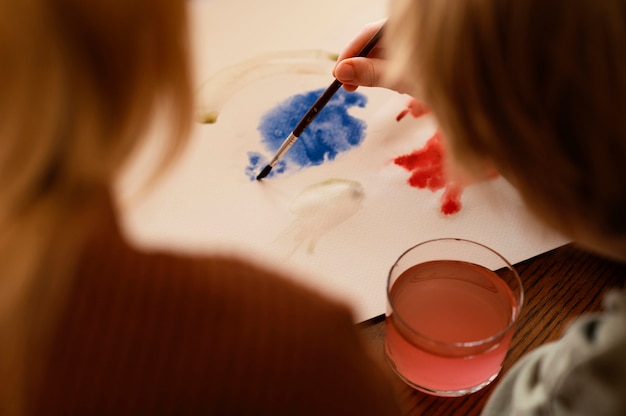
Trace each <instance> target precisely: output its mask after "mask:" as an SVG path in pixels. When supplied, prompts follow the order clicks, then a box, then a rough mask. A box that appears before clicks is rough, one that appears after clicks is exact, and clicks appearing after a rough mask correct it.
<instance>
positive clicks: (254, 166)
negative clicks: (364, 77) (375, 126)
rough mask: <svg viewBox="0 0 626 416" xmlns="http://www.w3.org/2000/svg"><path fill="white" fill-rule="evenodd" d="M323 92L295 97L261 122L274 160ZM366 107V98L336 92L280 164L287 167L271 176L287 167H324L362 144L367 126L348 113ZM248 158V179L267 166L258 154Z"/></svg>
mask: <svg viewBox="0 0 626 416" xmlns="http://www.w3.org/2000/svg"><path fill="white" fill-rule="evenodd" d="M323 92H324V89H320V90H315V91H310V92H307V93H303V94H297V95H294V96H292V97H290V98H288V99H287V100H285V101H283V102H281V103H280V104H278V105H277V106H276V107H275V108H273V109H271V110H270V111H268V112H267V113H265V115H264V116H263V117H262V118H261V121H260V123H259V127H258V130H259V132H260V133H261V136H262V140H261V142H262V144H263V145H264V147H265V149H266V150H267V151H268V152H269V153H271V155H272V156H273V154H274V153H276V151H277V150H278V148H279V147H280V145H281V144H282V143H283V141H284V140H285V139H286V138H287V136H289V134H290V133H291V131H292V130H293V129H294V127H295V126H296V124H298V122H299V121H300V119H301V118H302V117H303V116H304V114H305V113H306V112H307V111H308V110H309V108H310V107H311V106H312V105H313V104H314V103H315V101H316V100H317V99H318V98H319V96H320V95H322V93H323ZM366 104H367V97H366V96H365V95H363V94H360V93H358V92H352V93H348V92H346V91H345V90H343V89H340V90H339V91H337V93H336V94H335V95H334V96H333V97H332V98H331V99H330V101H329V102H328V104H326V106H325V107H324V108H323V109H322V110H321V111H320V113H319V114H318V115H317V117H316V118H315V120H313V122H312V123H311V124H310V125H309V126H308V127H307V128H306V129H305V131H304V132H303V133H302V135H301V136H300V137H299V138H298V141H296V143H295V144H294V145H293V146H292V147H291V149H289V151H288V152H287V153H285V154H284V155H283V157H282V159H281V160H280V161H279V163H281V162H287V164H283V165H282V166H281V167H280V168H279V169H277V168H278V165H277V166H275V167H274V169H272V172H271V173H270V175H276V174H280V173H283V172H285V171H286V169H287V166H294V167H297V168H303V167H308V166H316V165H321V164H322V163H324V162H326V161H331V160H334V159H335V158H336V157H337V156H338V155H339V154H340V153H342V152H346V151H348V150H350V149H352V148H353V147H355V146H358V145H359V144H361V142H362V141H363V139H364V137H365V128H366V127H367V126H366V124H365V122H364V121H362V120H360V119H358V118H355V117H353V116H351V115H350V114H348V110H349V108H350V107H352V106H358V107H365V105H366ZM248 158H249V160H250V165H249V166H248V168H246V174H247V175H248V176H251V175H253V173H254V175H256V173H258V171H260V170H261V169H262V168H263V167H264V166H265V165H266V164H267V161H266V160H265V158H263V156H262V155H260V154H259V153H256V152H250V153H248ZM254 177H256V176H254Z"/></svg>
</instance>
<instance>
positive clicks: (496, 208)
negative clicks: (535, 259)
mask: <svg viewBox="0 0 626 416" xmlns="http://www.w3.org/2000/svg"><path fill="white" fill-rule="evenodd" d="M189 10H190V16H191V21H192V37H193V56H194V77H195V82H196V85H198V86H200V85H201V84H202V82H203V81H204V80H206V79H208V78H210V77H211V76H212V75H214V74H215V73H217V72H218V71H221V70H226V71H228V68H233V67H236V66H237V65H240V64H241V62H245V61H246V60H249V59H252V58H255V57H259V56H263V54H266V53H275V52H279V53H284V52H285V51H303V50H309V49H314V50H318V49H319V50H327V51H330V52H334V53H338V52H340V51H341V49H342V48H343V46H344V45H345V44H346V43H347V42H348V41H349V40H350V39H351V38H352V36H354V35H355V34H356V33H357V32H358V30H359V29H360V28H361V27H362V25H363V24H366V23H368V22H370V21H373V20H378V19H380V18H382V17H384V16H385V14H386V3H385V2H384V1H381V0H367V1H364V0H353V1H349V0H342V1H339V2H338V1H331V0H318V1H316V2H299V1H293V0H265V1H263V2H252V1H247V0H211V1H199V0H196V1H193V2H190V3H189ZM327 67H328V69H327V72H324V71H323V70H322V71H320V70H315V71H313V73H309V74H304V73H302V72H298V71H295V72H289V71H283V72H280V71H278V72H276V73H274V74H273V75H269V76H264V77H259V79H256V80H255V79H254V78H255V77H254V76H252V77H251V79H253V81H250V82H247V83H244V84H245V85H243V86H241V88H239V89H237V90H236V91H235V92H233V93H232V94H231V95H229V97H228V100H226V101H225V103H224V106H223V108H222V109H221V112H220V115H219V118H218V121H217V122H216V123H215V124H196V125H195V127H194V131H193V133H192V137H191V140H190V143H189V147H188V148H187V149H186V150H185V151H184V152H183V154H182V156H181V158H180V159H179V160H178V161H177V163H176V164H175V166H173V167H172V168H171V169H170V170H169V171H168V172H167V173H166V174H165V175H164V176H163V177H162V179H161V181H160V182H159V183H158V184H157V185H156V186H155V187H154V188H153V189H152V190H151V191H150V192H149V193H148V194H147V195H146V196H144V197H142V198H141V199H139V200H134V201H133V203H130V204H128V203H126V204H125V206H126V211H125V227H126V229H127V231H128V233H129V235H130V236H131V238H133V239H134V240H135V241H137V242H138V243H139V244H141V245H147V246H160V247H163V246H164V247H170V248H174V249H177V250H192V251H195V252H205V253H212V252H223V251H232V252H235V253H238V254H240V255H244V256H249V257H250V258H251V259H254V260H255V261H261V262H265V263H267V264H269V265H271V266H273V267H285V270H286V271H287V272H288V273H289V275H290V276H292V277H293V278H294V279H296V280H298V281H300V282H302V283H303V284H306V285H310V286H312V287H314V288H316V289H318V290H320V291H322V292H324V293H327V294H328V295H330V296H333V297H336V298H339V299H342V300H345V301H346V302H348V303H349V304H350V305H352V307H353V309H354V312H355V320H357V321H362V320H365V319H368V318H371V317H374V316H376V315H379V314H381V313H384V311H385V285H386V277H387V273H388V270H389V268H390V267H391V265H392V264H393V262H394V261H395V259H396V258H397V257H398V256H399V255H400V254H401V253H402V252H404V251H405V250H406V249H407V248H409V247H410V246H412V245H414V244H417V243H418V242H421V241H423V240H427V239H431V238H437V237H459V238H467V239H471V240H474V241H478V242H481V243H483V244H486V245H488V246H490V247H492V248H493V249H495V250H496V251H498V252H499V253H500V254H502V255H503V256H504V257H506V258H507V259H508V260H509V261H510V262H512V263H516V262H519V261H522V260H524V259H527V258H529V257H532V256H535V255H537V254H540V253H542V252H545V251H547V250H550V249H552V248H555V247H558V246H560V245H562V244H564V243H565V242H566V240H565V239H563V238H562V237H561V236H559V235H557V234H555V233H553V232H551V231H549V230H547V229H546V228H544V227H543V226H542V225H540V224H539V223H538V222H537V221H536V220H534V219H533V218H532V217H531V216H530V215H529V214H528V212H527V211H526V209H525V208H524V206H523V204H522V203H521V201H520V199H519V197H518V195H517V194H516V192H515V191H514V190H513V189H512V188H511V186H510V185H509V184H508V183H507V182H506V181H504V180H503V179H501V178H499V179H495V180H492V181H489V182H485V183H482V184H477V185H472V186H469V187H468V188H466V189H465V190H464V192H463V194H462V198H461V202H462V204H463V205H462V208H461V210H460V211H459V212H458V213H456V214H453V215H443V214H442V213H441V210H440V196H441V193H442V192H443V190H436V191H431V190H429V189H417V188H415V187H411V186H409V185H408V184H407V180H408V178H409V176H410V172H409V171H407V170H406V169H403V168H402V167H400V166H398V165H397V164H395V163H394V162H393V161H394V159H395V158H396V157H398V156H401V155H405V154H409V153H411V152H412V151H414V150H416V149H419V148H421V147H422V146H423V145H424V144H425V142H426V141H427V140H428V139H429V138H430V137H431V136H432V135H433V133H434V132H435V130H436V126H435V125H434V122H433V120H432V118H431V117H430V116H424V117H420V118H418V119H416V118H413V117H411V116H406V117H404V118H403V119H402V120H400V121H396V116H397V115H398V113H399V112H401V111H402V110H403V109H404V108H405V106H406V104H407V97H406V96H402V95H399V94H396V93H393V92H390V91H386V90H381V89H360V90H359V94H361V95H362V96H363V97H365V99H366V100H367V103H366V105H365V106H364V107H358V106H351V107H350V108H349V109H347V113H348V114H349V116H350V117H352V118H354V119H357V120H361V121H362V122H363V123H364V126H365V127H364V130H363V136H364V138H363V139H362V141H361V142H360V143H358V144H357V145H354V146H353V147H352V148H351V149H349V150H346V151H342V152H340V153H339V154H337V155H336V157H335V159H334V160H327V161H325V162H323V163H321V164H319V165H316V166H305V167H300V166H299V165H293V164H292V165H288V166H287V167H286V168H285V171H284V172H283V173H282V174H278V175H276V176H274V177H269V178H267V179H266V180H264V181H263V182H257V181H254V180H251V179H250V176H249V174H250V172H249V171H248V172H247V173H246V169H247V167H249V165H250V153H249V152H257V153H259V154H263V155H264V156H265V157H267V158H269V157H271V156H272V155H273V152H272V151H270V150H268V149H267V147H264V143H263V141H262V138H261V136H262V134H261V132H260V131H259V130H258V127H259V123H260V121H261V120H262V119H264V117H266V116H267V114H268V111H273V110H275V109H276V107H277V106H278V105H279V103H281V102H283V101H285V100H288V99H291V98H293V97H294V96H297V95H299V94H304V93H310V92H311V91H314V90H320V89H324V88H326V87H327V86H328V85H329V84H330V82H332V80H333V79H332V77H331V75H330V70H331V68H332V63H328V64H327ZM270 72H271V71H270ZM342 127H345V126H330V127H328V126H327V127H326V128H330V129H334V128H336V129H337V130H336V131H337V132H338V133H337V134H338V135H339V133H340V131H341V128H342ZM158 133H159V128H158V127H155V134H154V137H153V138H151V140H150V141H149V142H148V143H147V147H146V149H145V151H144V153H142V154H141V155H140V156H139V157H138V158H137V160H136V161H135V162H133V164H131V167H130V169H129V171H128V173H127V174H126V175H125V177H124V178H123V180H122V182H121V186H120V195H121V198H122V199H123V200H126V199H127V196H128V195H129V194H132V191H133V190H135V189H136V188H137V183H138V181H139V180H140V179H141V178H143V177H144V176H145V172H146V171H145V167H146V166H147V165H149V161H150V160H151V156H152V155H153V154H154V152H153V148H155V147H157V144H158V138H157V137H158ZM332 137H334V136H332ZM328 180H332V182H327V181H328ZM309 187H313V188H309Z"/></svg>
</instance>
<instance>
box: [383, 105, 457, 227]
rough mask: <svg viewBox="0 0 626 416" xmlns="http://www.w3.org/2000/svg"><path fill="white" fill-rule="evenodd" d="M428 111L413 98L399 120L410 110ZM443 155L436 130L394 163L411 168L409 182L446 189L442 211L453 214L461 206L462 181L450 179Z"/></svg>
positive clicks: (413, 113)
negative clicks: (447, 175)
mask: <svg viewBox="0 0 626 416" xmlns="http://www.w3.org/2000/svg"><path fill="white" fill-rule="evenodd" d="M429 112H430V109H429V108H428V107H426V105H425V104H424V103H422V102H420V101H417V100H416V99H411V101H409V103H408V104H407V108H405V109H404V110H403V111H401V112H400V113H399V114H398V115H397V116H396V120H397V121H400V120H402V119H403V118H404V116H406V115H407V114H411V116H413V117H415V118H419V117H421V116H423V115H425V114H428V113H429ZM444 157H445V152H444V148H443V144H442V140H441V134H440V133H439V131H436V132H435V134H433V135H432V137H431V138H430V139H428V141H427V142H426V144H425V145H424V147H422V148H421V149H418V150H415V151H413V152H411V153H410V154H408V155H403V156H398V157H397V158H395V159H394V163H395V164H396V165H398V166H401V167H403V168H404V169H406V170H408V171H409V172H411V176H410V177H409V179H408V180H407V182H408V184H409V185H410V186H412V187H414V188H420V189H430V190H431V191H433V192H434V191H438V190H440V189H444V192H443V194H442V195H441V213H442V214H444V215H451V214H456V213H457V212H459V211H460V210H461V194H462V193H463V189H464V187H463V186H461V185H459V184H453V183H448V181H447V178H446V175H445V172H444Z"/></svg>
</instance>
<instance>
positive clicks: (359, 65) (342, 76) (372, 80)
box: [333, 58, 418, 97]
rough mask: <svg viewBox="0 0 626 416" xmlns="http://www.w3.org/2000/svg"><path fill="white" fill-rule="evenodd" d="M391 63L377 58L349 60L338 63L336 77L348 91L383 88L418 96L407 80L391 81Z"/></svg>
mask: <svg viewBox="0 0 626 416" xmlns="http://www.w3.org/2000/svg"><path fill="white" fill-rule="evenodd" d="M388 65H389V62H388V61H386V60H385V59H377V58H347V59H344V60H343V61H340V62H339V63H337V66H335V71H334V74H333V75H334V76H335V78H337V80H339V81H341V82H342V83H343V87H344V88H345V89H346V91H354V90H356V89H357V88H358V87H381V88H387V89H390V90H394V91H397V92H399V93H402V94H408V95H411V96H414V97H416V96H418V94H417V89H416V88H415V87H414V85H412V84H411V83H409V82H408V81H406V80H405V79H391V78H389V77H388V76H386V74H387V73H388V71H387V66H388Z"/></svg>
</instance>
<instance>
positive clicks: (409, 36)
mask: <svg viewBox="0 0 626 416" xmlns="http://www.w3.org/2000/svg"><path fill="white" fill-rule="evenodd" d="M391 9H392V10H391V18H390V22H389V23H390V28H389V32H388V34H389V39H390V43H391V44H392V48H394V47H395V56H394V59H395V60H396V61H397V62H398V64H399V65H400V66H401V69H402V72H403V73H404V74H407V73H408V74H412V75H413V78H414V79H415V80H416V82H419V85H420V88H421V90H422V92H423V97H421V98H422V99H424V100H425V101H426V103H427V104H428V105H429V106H430V107H431V108H432V110H433V112H434V114H435V115H436V117H437V119H438V121H439V123H440V126H441V128H442V130H443V132H444V134H445V136H446V139H447V140H448V143H449V146H450V149H451V152H452V154H453V157H454V158H455V159H456V160H457V161H459V162H460V163H461V164H464V165H466V166H468V167H472V166H482V164H483V163H484V162H487V163H492V164H494V165H495V166H496V167H497V169H498V170H499V171H500V173H502V174H503V175H504V176H505V177H506V178H507V179H508V180H510V181H511V183H513V184H514V185H515V186H516V187H517V188H518V189H519V190H520V192H521V194H522V196H523V198H524V199H525V201H526V202H527V203H528V205H529V206H530V207H531V208H532V209H533V210H534V211H535V212H536V213H537V214H539V215H540V216H541V217H542V218H543V219H544V220H546V221H547V222H548V223H550V224H551V225H553V226H555V227H556V228H557V229H559V230H561V231H563V232H564V233H566V234H568V235H570V236H571V237H573V238H575V239H577V240H579V241H580V242H582V243H586V244H589V245H594V246H596V247H598V248H600V249H602V250H603V251H605V252H610V253H612V254H615V255H619V256H622V257H626V1H623V0H605V1H601V2H599V1H596V0H579V1H575V2H571V1H556V0H552V1H550V0H548V1H546V0H505V1H502V0H436V1H432V0H394V1H392V7H391Z"/></svg>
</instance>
